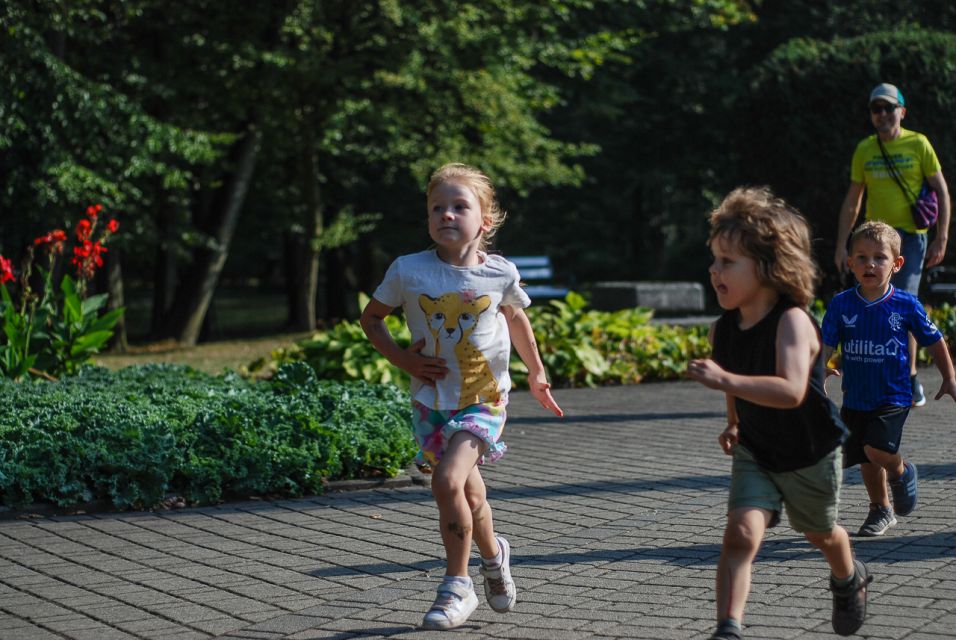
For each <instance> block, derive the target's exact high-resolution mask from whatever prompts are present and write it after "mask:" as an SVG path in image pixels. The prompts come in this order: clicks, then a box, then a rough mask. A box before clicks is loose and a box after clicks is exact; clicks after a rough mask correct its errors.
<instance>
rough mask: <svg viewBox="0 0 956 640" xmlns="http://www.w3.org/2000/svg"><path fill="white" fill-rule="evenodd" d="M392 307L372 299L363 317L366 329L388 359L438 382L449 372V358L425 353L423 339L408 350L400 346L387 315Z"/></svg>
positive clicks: (419, 377) (433, 382)
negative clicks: (447, 365)
mask: <svg viewBox="0 0 956 640" xmlns="http://www.w3.org/2000/svg"><path fill="white" fill-rule="evenodd" d="M392 309H393V307H389V306H388V305H386V304H383V303H381V302H379V301H378V300H376V299H375V298H372V299H371V300H370V301H369V303H368V304H367V305H366V306H365V309H363V310H362V317H361V318H360V319H359V324H360V325H361V326H362V331H364V332H365V335H366V336H368V339H369V342H371V343H372V346H374V347H375V348H376V349H377V350H378V352H379V353H381V354H382V355H383V356H385V359H386V360H388V361H389V362H391V363H392V364H393V365H395V366H396V367H398V368H399V369H402V370H403V371H406V372H408V374H409V375H411V376H413V377H415V378H418V379H419V380H421V381H423V382H425V383H427V384H432V385H433V384H435V381H436V380H441V379H442V378H444V377H445V375H446V374H447V373H448V368H447V367H446V366H445V361H444V360H443V359H442V358H433V357H430V356H426V355H423V354H422V353H421V350H422V348H423V347H424V346H425V341H424V340H419V341H418V342H416V343H415V344H413V345H411V346H410V347H409V348H408V349H407V350H406V349H402V348H401V347H400V346H398V343H396V342H395V339H394V338H393V337H392V334H391V333H390V332H389V330H388V325H386V324H385V318H386V317H387V316H388V314H390V313H391V312H392Z"/></svg>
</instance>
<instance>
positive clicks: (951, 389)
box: [936, 378, 956, 400]
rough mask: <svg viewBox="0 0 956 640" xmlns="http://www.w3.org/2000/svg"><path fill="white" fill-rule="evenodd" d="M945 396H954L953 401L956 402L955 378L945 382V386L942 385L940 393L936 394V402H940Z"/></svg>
mask: <svg viewBox="0 0 956 640" xmlns="http://www.w3.org/2000/svg"><path fill="white" fill-rule="evenodd" d="M945 395H949V396H952V398H953V400H956V380H954V379H953V378H950V379H948V380H943V384H941V385H940V387H939V391H937V392H936V400H939V399H940V398H942V397H943V396H945Z"/></svg>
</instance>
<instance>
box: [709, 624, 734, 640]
mask: <svg viewBox="0 0 956 640" xmlns="http://www.w3.org/2000/svg"><path fill="white" fill-rule="evenodd" d="M742 639H743V636H742V635H741V632H740V627H738V626H737V625H735V624H731V623H729V622H721V623H720V624H719V625H717V631H714V635H712V636H710V637H709V638H708V639H707V640H742Z"/></svg>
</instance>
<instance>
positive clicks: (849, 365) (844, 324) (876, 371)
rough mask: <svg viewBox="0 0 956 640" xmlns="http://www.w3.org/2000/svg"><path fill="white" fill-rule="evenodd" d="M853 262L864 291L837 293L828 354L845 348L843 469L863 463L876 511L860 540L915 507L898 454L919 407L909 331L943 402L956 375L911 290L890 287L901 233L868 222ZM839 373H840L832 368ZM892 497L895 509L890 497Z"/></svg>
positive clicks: (853, 248) (826, 337) (826, 338)
mask: <svg viewBox="0 0 956 640" xmlns="http://www.w3.org/2000/svg"><path fill="white" fill-rule="evenodd" d="M847 264H848V266H849V268H850V270H851V271H852V272H853V275H854V276H855V277H856V281H857V282H858V283H859V284H858V286H856V287H854V288H853V289H848V290H846V291H844V292H842V293H840V294H838V295H837V296H836V297H835V298H833V300H832V301H831V302H830V304H829V306H828V307H827V312H826V315H825V316H824V318H823V327H822V332H823V344H824V355H825V356H826V357H827V359H828V360H829V357H830V356H831V355H832V353H833V351H834V349H836V347H837V346H839V347H840V348H841V350H842V353H843V355H842V369H843V374H842V375H843V408H842V409H841V411H840V415H841V417H842V418H843V421H844V422H845V423H846V425H847V427H848V428H849V429H850V437H849V439H848V440H847V442H846V444H845V445H844V461H843V466H844V468H847V467H852V466H854V465H856V464H859V465H860V473H861V475H862V476H863V484H864V485H865V486H866V492H867V494H868V496H869V498H870V512H869V515H867V518H866V520H865V521H864V522H863V525H862V526H861V527H860V530H859V532H858V533H857V535H859V536H880V535H883V534H884V533H885V532H886V530H887V529H889V528H890V527H891V526H893V525H894V524H896V517H895V515H894V510H895V514H896V515H901V516H905V515H908V514H909V513H910V512H912V511H913V509H914V508H915V507H916V499H917V472H916V465H914V464H912V463H911V462H906V461H904V460H903V458H902V456H901V455H900V454H899V448H900V439H901V436H902V433H903V423H904V422H905V421H906V416H907V414H908V413H909V409H910V406H911V405H912V402H913V392H912V386H911V385H910V375H909V374H910V362H909V358H910V354H909V349H907V333H910V334H912V335H913V336H914V337H915V338H916V341H917V342H918V343H919V345H920V346H922V347H925V348H926V349H927V351H929V353H930V355H932V357H933V362H935V363H936V366H937V368H938V369H939V372H940V373H941V374H942V376H943V384H942V386H940V389H939V391H938V392H937V394H936V399H937V400H939V399H940V398H942V397H943V396H944V395H946V394H948V395H950V396H952V397H953V399H954V400H956V372H954V370H953V362H952V360H951V359H950V357H949V349H948V348H947V346H946V341H945V340H944V339H943V335H942V333H940V331H939V329H937V328H936V325H934V324H933V322H932V321H931V320H930V319H929V318H928V317H927V316H926V310H925V309H924V308H923V305H922V304H920V302H919V300H917V299H916V297H915V296H913V295H912V294H910V293H907V292H906V291H903V290H902V289H897V288H896V287H894V286H893V285H892V284H890V278H891V277H892V276H893V274H894V273H896V272H897V271H899V270H900V268H901V267H902V266H903V257H902V256H901V255H900V236H899V234H898V233H897V232H896V230H895V229H894V228H893V227H891V226H889V225H888V224H886V223H884V222H876V221H869V222H865V223H863V224H862V225H860V227H859V228H858V229H857V230H856V231H855V232H854V233H853V235H852V237H851V238H850V255H849V256H848V258H847ZM832 373H834V374H836V375H840V373H839V372H838V371H832ZM887 480H889V487H890V490H891V492H892V494H893V506H892V507H891V506H890V496H889V493H888V492H887Z"/></svg>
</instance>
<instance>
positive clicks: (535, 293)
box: [508, 256, 570, 301]
mask: <svg viewBox="0 0 956 640" xmlns="http://www.w3.org/2000/svg"><path fill="white" fill-rule="evenodd" d="M508 260H509V261H511V263H512V264H514V266H515V267H517V268H518V275H519V276H520V277H521V283H522V284H523V285H524V290H525V293H527V294H528V297H530V298H531V299H532V300H535V301H536V300H555V299H563V298H564V297H565V296H566V295H568V292H569V291H570V289H568V288H567V287H562V286H558V285H555V284H553V282H552V280H553V279H554V269H553V268H552V266H551V258H549V257H548V256H513V257H511V258H508Z"/></svg>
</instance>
